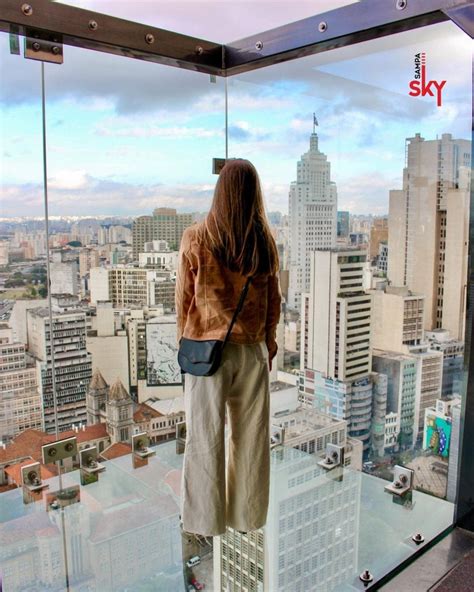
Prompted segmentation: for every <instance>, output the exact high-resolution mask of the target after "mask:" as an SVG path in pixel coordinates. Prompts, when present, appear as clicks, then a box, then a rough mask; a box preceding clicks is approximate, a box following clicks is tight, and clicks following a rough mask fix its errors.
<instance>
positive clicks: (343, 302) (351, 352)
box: [300, 249, 386, 452]
mask: <svg viewBox="0 0 474 592" xmlns="http://www.w3.org/2000/svg"><path fill="white" fill-rule="evenodd" d="M308 258H309V262H310V270H311V282H310V289H309V293H308V294H304V295H303V306H302V319H301V320H302V323H301V325H302V331H303V335H302V338H301V344H302V352H301V370H302V377H301V378H302V379H301V381H300V390H302V392H303V393H305V396H306V393H309V394H310V395H311V396H310V397H307V399H308V400H312V402H313V404H314V406H315V407H316V409H318V410H319V411H321V412H323V413H327V414H329V415H332V416H334V417H339V418H341V419H345V420H347V421H348V424H349V434H350V435H351V436H352V437H355V438H358V439H360V440H362V441H363V443H364V450H365V451H366V452H367V451H368V449H369V445H370V437H371V422H372V415H373V411H374V404H377V405H378V404H379V402H380V403H381V404H382V402H383V401H384V400H385V399H384V397H385V394H386V383H384V382H383V381H379V382H378V381H376V380H374V378H375V377H374V375H373V374H372V372H371V310H372V296H371V295H370V294H366V293H365V292H364V288H363V270H364V267H365V265H366V260H367V253H366V251H363V250H359V249H340V250H339V249H332V250H330V251H315V252H312V253H310V254H309V257H308ZM374 389H378V390H379V391H380V392H379V393H378V395H377V397H375V396H374V393H375V391H374ZM382 391H384V392H382Z"/></svg>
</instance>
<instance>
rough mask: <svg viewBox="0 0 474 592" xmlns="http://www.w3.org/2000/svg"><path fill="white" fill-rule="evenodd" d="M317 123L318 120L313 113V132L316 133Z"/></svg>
mask: <svg viewBox="0 0 474 592" xmlns="http://www.w3.org/2000/svg"><path fill="white" fill-rule="evenodd" d="M317 125H319V123H318V120H317V118H316V113H313V134H315V133H316V126H317Z"/></svg>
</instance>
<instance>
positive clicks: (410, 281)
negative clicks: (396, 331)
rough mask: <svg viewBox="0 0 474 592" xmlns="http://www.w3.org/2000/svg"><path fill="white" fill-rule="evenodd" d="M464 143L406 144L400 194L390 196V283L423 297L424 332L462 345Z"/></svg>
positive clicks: (416, 140) (447, 139)
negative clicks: (443, 332)
mask: <svg viewBox="0 0 474 592" xmlns="http://www.w3.org/2000/svg"><path fill="white" fill-rule="evenodd" d="M470 163H471V148H470V142H469V141H468V140H455V139H453V138H452V136H451V134H443V135H442V136H441V139H440V140H429V141H426V140H425V139H424V138H422V137H421V136H420V134H416V135H415V137H413V138H407V144H406V163H405V168H404V171H403V189H401V190H393V191H391V192H390V207H389V240H388V244H389V254H388V278H389V280H390V282H391V283H392V284H394V285H396V286H407V287H408V288H410V289H411V290H413V291H414V292H419V293H420V294H424V296H425V329H426V330H433V329H439V328H444V329H448V330H449V332H450V333H451V335H452V337H453V338H455V339H463V336H464V317H465V304H466V303H465V291H466V285H465V284H466V277H467V244H468V243H467V241H468V221H469V168H470Z"/></svg>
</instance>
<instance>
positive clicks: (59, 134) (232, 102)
mask: <svg viewBox="0 0 474 592" xmlns="http://www.w3.org/2000/svg"><path fill="white" fill-rule="evenodd" d="M345 3H346V4H347V3H348V2H339V3H336V2H329V1H328V2H319V3H318V2H316V3H315V2H311V3H309V2H307V3H295V4H290V3H288V2H286V1H285V2H271V3H270V2H260V3H253V2H252V3H246V2H240V3H239V2H237V3H236V2H230V1H227V0H222V1H220V2H213V3H202V2H173V3H170V2H151V1H150V2H134V3H130V2H117V1H115V2H113V3H111V2H108V1H102V0H101V2H85V1H84V2H76V3H75V4H76V5H77V6H81V7H84V8H90V9H93V10H100V11H102V12H109V13H110V14H114V15H116V16H120V17H123V18H129V19H133V20H137V21H142V22H147V23H150V24H152V25H155V26H160V27H163V28H168V29H172V30H178V31H180V32H183V33H186V34H191V35H195V36H201V37H204V38H208V39H212V40H215V41H231V40H233V39H238V38H240V37H243V36H245V35H249V34H252V33H255V32H257V31H261V30H265V29H268V28H271V27H273V26H277V25H280V24H283V23H285V22H289V21H292V20H295V19H297V18H303V17H305V16H309V15H310V14H313V13H315V12H319V11H320V10H321V11H322V10H325V9H328V7H336V6H340V5H342V4H345ZM315 5H316V6H317V7H318V8H319V9H320V10H317V9H315ZM130 7H132V8H130ZM249 11H250V12H251V15H252V18H242V15H243V14H248V13H249ZM470 43H471V42H470V40H469V39H468V38H467V36H465V35H464V34H463V33H462V32H461V31H460V30H459V29H457V28H456V27H455V26H454V25H452V24H451V23H441V24H438V25H434V26H432V27H429V28H425V29H418V30H416V31H411V32H407V33H403V34H399V35H396V36H391V37H384V38H382V39H378V40H375V41H371V42H367V43H363V44H358V45H356V46H351V47H348V48H343V49H340V50H333V51H332V52H325V53H323V54H318V55H314V56H309V57H306V58H303V59H300V60H295V61H291V62H287V63H285V64H280V65H276V66H272V67H269V68H266V69H260V70H256V71H253V72H250V73H247V74H243V75H239V76H237V77H231V78H229V79H228V93H229V128H228V134H229V156H239V157H245V158H249V159H250V160H252V161H253V162H254V163H255V165H256V166H257V168H258V170H259V172H260V175H261V178H262V183H263V186H264V190H265V198H266V203H267V208H268V209H269V210H276V209H277V210H280V211H283V212H286V211H287V208H288V188H289V184H290V182H291V181H293V180H294V179H295V176H296V162H297V160H298V159H299V157H300V156H301V154H302V153H303V152H305V151H306V150H307V149H308V145H309V134H310V133H311V131H312V113H313V111H315V112H316V114H317V117H318V120H319V124H320V125H319V127H318V128H317V132H318V134H319V137H320V142H319V144H320V149H321V151H323V152H324V153H325V154H326V155H327V157H328V159H329V161H330V162H331V167H332V171H331V173H332V180H333V181H334V182H335V183H336V184H337V189H338V200H339V209H348V210H350V211H351V212H353V213H374V214H381V213H386V212H387V209H388V191H389V190H390V189H393V188H400V187H401V179H402V169H403V163H404V145H405V138H406V137H409V136H413V135H414V134H415V133H416V132H420V133H421V134H422V135H423V136H424V137H425V138H426V139H434V138H435V137H436V135H437V134H438V135H440V134H442V133H445V132H451V133H452V134H453V135H454V136H455V137H461V138H469V137H470V126H471V113H470V107H471V97H470V88H471V81H470V64H471V45H470ZM420 51H424V52H425V53H426V55H427V70H428V75H429V78H430V79H435V80H446V81H447V82H446V86H445V89H444V93H443V105H442V107H437V106H436V102H435V100H434V98H433V97H425V98H420V97H410V96H409V95H408V90H409V88H408V84H409V81H410V80H412V78H413V72H414V62H413V60H414V54H415V53H418V52H420ZM64 54H65V56H64V64H63V65H61V66H56V65H52V64H47V65H46V67H45V70H46V96H47V104H46V115H47V139H48V179H49V200H50V212H51V214H52V215H61V214H64V215H100V214H106V215H114V214H117V215H141V214H146V213H150V212H151V210H152V209H153V208H155V207H159V206H172V207H177V208H178V209H180V210H182V211H185V210H187V211H195V210H199V211H205V210H206V209H207V208H208V207H209V204H210V199H211V196H212V191H213V187H214V184H215V180H216V177H215V176H213V175H212V174H211V164H212V158H213V157H220V156H224V151H225V114H224V79H222V78H218V79H217V81H216V82H211V80H210V78H209V76H207V75H204V74H199V73H196V72H191V71H186V70H180V69H178V68H172V67H166V66H162V65H157V64H151V63H146V62H141V61H139V60H131V59H127V58H123V57H118V56H112V55H107V54H102V53H98V52H92V51H85V50H81V49H77V48H73V47H65V48H64ZM0 56H1V58H0V64H1V81H0V82H1V88H0V108H1V123H2V130H1V131H2V142H3V143H2V147H1V151H2V158H1V188H0V190H1V193H2V195H1V198H2V203H1V212H0V216H3V217H11V216H21V215H41V214H42V200H43V192H42V152H41V87H40V65H39V63H37V62H33V61H30V60H25V59H24V58H23V57H20V56H14V55H10V54H9V48H8V37H7V36H6V35H5V34H1V36H0Z"/></svg>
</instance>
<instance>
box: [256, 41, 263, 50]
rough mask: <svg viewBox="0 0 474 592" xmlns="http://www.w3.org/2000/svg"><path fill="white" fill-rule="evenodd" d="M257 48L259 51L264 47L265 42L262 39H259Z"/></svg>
mask: <svg viewBox="0 0 474 592" xmlns="http://www.w3.org/2000/svg"><path fill="white" fill-rule="evenodd" d="M255 49H256V50H257V51H260V50H261V49H263V42H262V41H257V43H256V44H255Z"/></svg>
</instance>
